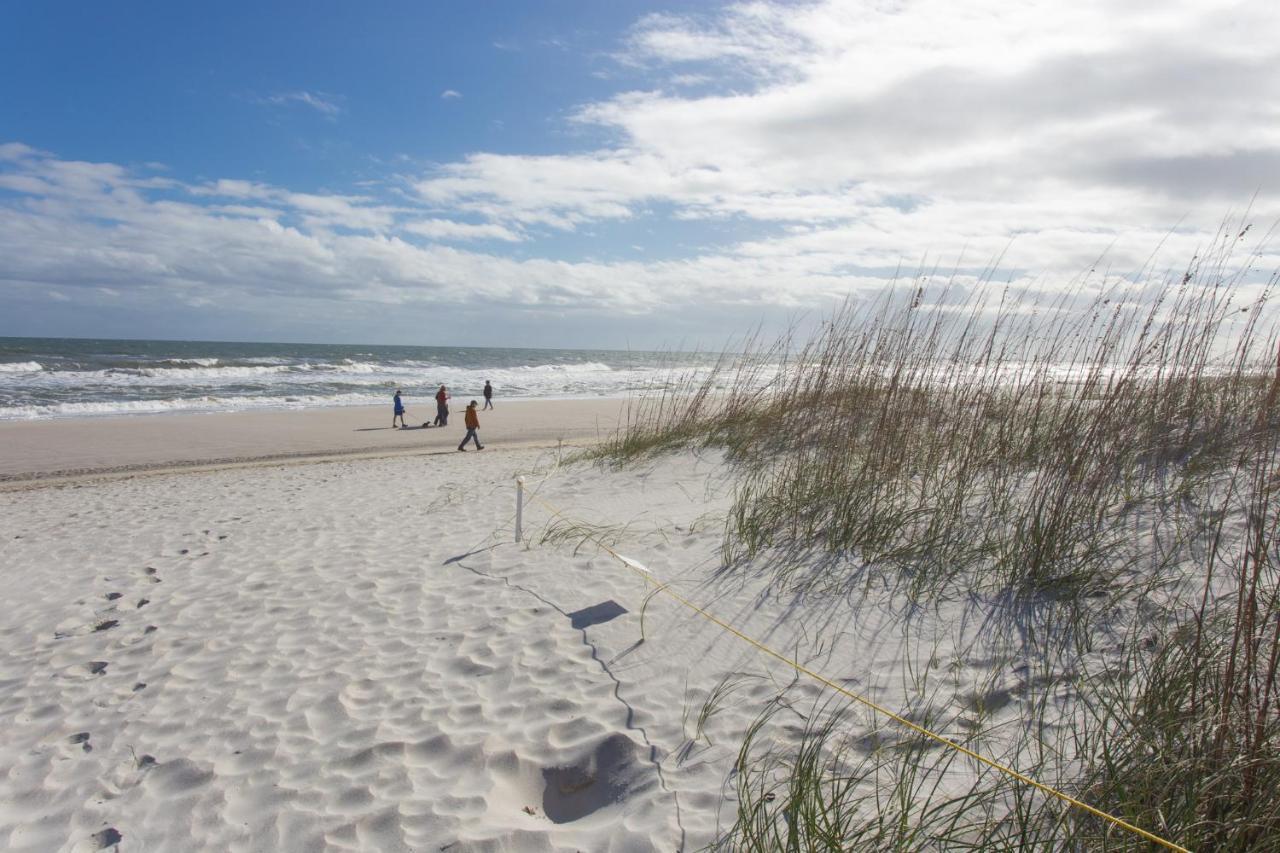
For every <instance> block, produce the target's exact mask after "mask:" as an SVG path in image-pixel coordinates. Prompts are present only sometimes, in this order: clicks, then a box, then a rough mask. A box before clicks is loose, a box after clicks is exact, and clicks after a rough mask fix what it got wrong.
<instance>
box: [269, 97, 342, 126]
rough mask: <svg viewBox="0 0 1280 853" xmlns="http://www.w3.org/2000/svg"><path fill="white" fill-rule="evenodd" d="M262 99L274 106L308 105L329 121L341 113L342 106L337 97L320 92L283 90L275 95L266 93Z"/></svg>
mask: <svg viewBox="0 0 1280 853" xmlns="http://www.w3.org/2000/svg"><path fill="white" fill-rule="evenodd" d="M262 101H263V103H266V104H272V105H275V106H288V105H290V104H301V105H303V106H305V107H310V108H311V109H313V110H315V111H316V112H318V113H320V115H322V116H324V117H325V118H327V119H329V120H330V121H335V120H336V119H337V118H338V116H339V115H341V114H342V107H341V105H340V104H339V103H338V98H336V97H335V96H333V95H328V94H324V93H320V92H307V91H297V92H283V93H280V94H277V95H268V96H267V97H265V98H263V99H262Z"/></svg>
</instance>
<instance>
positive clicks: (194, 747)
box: [0, 401, 1018, 851]
mask: <svg viewBox="0 0 1280 853" xmlns="http://www.w3.org/2000/svg"><path fill="white" fill-rule="evenodd" d="M618 405H619V404H618V402H617V401H613V402H612V403H603V402H602V403H600V404H598V405H591V406H585V405H583V404H576V403H575V404H569V403H540V404H537V405H536V406H535V405H533V404H530V405H529V406H525V407H521V406H517V405H515V404H511V405H504V406H502V407H501V408H500V409H497V410H495V411H494V412H487V413H484V418H483V420H482V424H483V425H484V426H483V428H482V429H483V431H484V432H483V434H484V436H485V438H484V441H485V442H486V450H485V451H484V452H482V453H475V452H470V453H466V454H462V453H457V452H456V450H454V449H453V445H454V443H455V442H456V440H457V439H458V438H459V437H460V435H461V433H462V429H461V427H460V426H458V427H455V426H452V425H451V426H450V427H449V428H447V429H441V430H439V431H438V432H436V431H433V430H427V431H425V432H419V431H408V432H406V433H403V434H401V433H394V434H382V436H381V437H383V438H386V439H388V440H389V442H390V444H389V446H387V447H384V448H382V449H381V450H374V451H371V450H369V449H368V448H369V447H370V446H371V445H370V444H368V439H367V438H366V437H360V438H352V437H351V436H350V433H351V430H353V429H356V428H357V427H355V426H354V425H355V424H358V423H365V422H367V421H368V420H369V419H370V418H368V417H364V416H362V414H361V413H360V412H357V411H343V412H340V413H333V412H327V413H326V412H319V413H317V412H308V413H305V414H300V413H290V414H283V413H282V414H279V415H272V416H271V417H269V418H268V417H265V416H263V415H259V414H235V415H218V416H201V417H202V418H203V420H200V422H201V423H212V424H216V423H218V420H219V419H225V421H226V423H227V424H231V423H235V422H243V423H242V424H241V425H239V426H236V427H235V428H232V427H230V426H214V427H209V428H208V429H209V432H210V434H211V435H216V436H218V442H214V443H203V444H197V443H194V442H190V443H189V442H186V441H182V442H181V443H180V444H178V443H176V442H178V439H179V438H182V437H184V436H186V435H187V434H188V430H189V427H190V422H189V420H188V419H184V418H181V417H179V416H167V417H163V418H150V419H135V418H123V419H117V420H114V421H109V422H108V421H102V422H91V421H81V422H76V423H74V424H72V423H68V424H66V425H65V428H64V425H63V424H45V425H39V426H37V425H35V424H30V425H28V424H6V425H4V426H5V427H6V429H7V430H9V431H10V432H11V433H13V434H18V435H20V436H22V440H23V441H26V442H29V443H32V444H34V443H37V442H38V440H39V439H38V437H37V436H46V437H48V438H47V440H48V441H49V442H51V443H53V444H55V445H58V446H59V447H66V446H68V445H61V444H59V443H60V442H69V441H71V439H72V438H73V437H78V438H79V440H80V441H81V443H82V444H83V447H82V448H81V449H80V450H79V451H78V452H79V453H80V454H81V455H80V456H77V457H75V459H76V463H75V464H76V467H77V468H79V469H92V468H93V466H94V465H95V464H96V465H102V464H103V463H110V462H112V461H115V462H119V461H120V460H121V459H125V458H127V459H129V460H131V461H132V462H133V463H134V464H135V465H143V466H148V465H149V466H156V465H161V466H164V467H163V468H155V467H152V468H137V469H134V471H133V473H128V472H120V471H113V473H111V474H110V475H108V476H102V475H101V473H99V475H96V476H87V475H84V474H81V475H80V476H79V477H77V478H73V479H56V478H54V479H48V478H46V479H39V478H36V479H28V480H26V481H15V482H11V483H10V486H11V488H10V489H8V490H7V491H6V492H5V493H3V495H0V501H2V502H3V511H2V513H0V515H2V517H3V518H4V523H3V528H2V529H3V543H2V545H0V548H2V549H3V550H2V554H0V558H2V560H3V566H4V571H5V574H6V578H5V580H6V583H7V586H8V588H9V589H10V590H11V593H10V596H9V600H8V607H7V608H6V609H5V612H4V614H3V616H2V617H0V639H2V640H3V647H4V650H5V654H4V657H3V658H2V659H0V661H2V663H0V684H3V686H4V690H3V691H0V719H2V720H3V723H4V727H5V731H6V736H5V739H4V745H3V752H2V754H0V764H3V765H4V766H6V767H8V768H9V770H8V771H7V773H6V774H4V775H3V776H0V846H3V847H4V848H5V849H7V850H14V851H19V850H21V851H47V850H66V851H87V850H96V849H105V848H113V847H114V846H115V845H116V844H117V843H118V844H119V849H120V850H165V849H220V850H246V851H247V850H266V849H271V850H441V849H447V850H477V851H479V850H511V851H525V850H548V851H551V850H554V851H571V850H593V851H594V850H616V851H623V850H626V851H650V850H695V849H699V848H701V847H703V846H704V845H706V844H709V843H711V842H713V841H715V840H716V839H717V838H718V837H719V836H720V835H721V834H722V833H723V832H724V830H725V828H726V827H727V826H728V825H731V824H732V823H733V820H734V814H733V810H734V803H735V795H734V785H735V781H734V767H735V761H736V760H737V757H738V749H739V747H740V745H741V743H742V738H743V736H744V733H745V732H746V731H747V730H748V728H749V727H750V726H751V725H752V723H753V721H755V720H756V719H757V717H758V716H759V715H761V714H762V713H763V712H764V711H765V709H766V708H769V707H775V708H776V703H777V701H778V700H779V698H780V697H784V698H785V702H786V703H787V705H788V706H789V707H791V708H792V709H793V711H792V712H788V713H787V714H784V715H783V716H782V717H781V718H778V719H775V720H773V721H771V722H770V725H769V727H768V728H767V729H766V731H768V732H769V733H770V738H776V740H777V743H779V744H785V743H788V742H792V741H794V740H795V739H796V738H797V737H799V731H800V729H801V728H802V727H803V720H804V714H806V713H808V712H809V711H811V710H813V708H816V707H817V706H818V705H820V704H822V703H823V702H825V701H826V699H824V696H827V695H828V694H829V691H826V690H825V689H824V688H823V686H822V685H820V684H818V683H816V682H814V681H813V680H811V679H807V678H804V677H801V676H800V675H799V674H798V673H797V672H796V671H795V670H794V669H792V668H789V667H788V666H786V665H784V664H781V663H779V661H778V660H776V659H773V658H770V657H768V656H767V655H762V654H761V653H760V652H759V650H758V649H756V648H754V647H752V646H751V645H749V644H747V643H744V642H743V641H742V640H741V639H739V638H737V637H734V636H732V635H730V634H729V633H727V632H726V631H725V630H723V629H722V628H721V627H719V626H717V625H715V624H713V623H712V622H710V621H708V620H707V619H705V618H702V617H700V616H698V615H697V614H694V613H692V612H691V611H690V610H688V609H687V608H686V607H684V606H682V605H680V604H679V603H677V602H675V601H673V600H668V599H667V598H665V597H662V596H659V597H651V596H650V593H651V592H652V588H653V586H654V585H656V584H657V583H669V584H671V589H673V590H677V591H679V592H680V593H681V594H682V595H683V596H686V597H687V598H688V599H689V600H696V601H697V602H699V603H700V604H702V605H706V606H708V607H710V608H711V609H712V610H714V612H715V613H716V614H717V616H718V617H719V618H724V619H726V620H728V621H729V622H731V623H732V624H734V625H735V626H737V627H738V628H740V629H741V630H743V631H745V632H747V633H748V634H750V635H752V636H755V637H758V638H760V639H761V640H763V641H764V642H766V643H768V644H770V645H771V646H772V647H775V648H780V649H785V650H787V652H788V654H790V655H795V656H796V657H797V658H798V659H799V660H801V661H802V662H803V663H805V664H806V665H808V666H812V667H814V668H816V669H819V670H822V671H825V672H827V673H828V674H829V675H831V676H833V677H835V678H839V679H841V680H842V681H841V683H845V684H849V685H855V684H860V685H864V686H866V687H867V688H869V689H871V690H873V691H874V692H875V695H876V696H877V698H878V699H880V700H882V701H887V702H890V703H892V704H894V705H901V704H903V703H905V702H907V701H908V693H907V690H908V688H907V687H905V686H904V685H902V684H901V683H900V679H899V678H898V677H897V676H898V673H899V672H900V670H901V668H902V667H903V665H904V662H905V661H907V660H910V659H911V658H912V656H913V655H915V654H918V650H915V651H912V649H911V647H910V645H909V644H907V643H905V641H904V640H905V637H906V633H904V632H905V631H906V629H904V628H902V626H901V625H900V624H899V620H898V617H897V615H895V614H894V609H895V608H894V606H893V605H892V598H891V597H890V598H889V599H885V600H882V601H878V602H876V603H875V605H874V606H873V607H854V606H851V605H849V603H848V602H843V603H842V602H840V601H838V600H833V599H830V598H828V597H817V598H813V599H811V600H807V601H806V600H804V599H803V597H802V598H800V599H795V598H789V597H783V596H777V595H774V594H772V593H770V591H769V584H768V580H767V578H764V577H759V576H757V577H751V576H737V577H733V578H720V577H718V573H717V569H718V567H719V557H718V549H719V546H720V543H721V537H722V527H723V517H724V513H725V512H726V511H727V509H728V507H729V505H730V501H731V495H732V490H733V484H734V477H733V475H732V474H731V471H730V469H728V468H727V467H726V466H725V465H724V464H723V461H722V459H721V457H720V455H719V454H718V453H695V452H692V451H686V452H680V453H677V454H674V455H671V456H667V457H664V458H663V459H660V460H657V461H653V462H650V463H645V464H642V465H640V466H637V467H633V468H628V469H625V470H617V469H613V468H611V467H601V466H599V465H596V464H593V463H589V462H579V463H569V462H567V461H566V456H567V454H568V453H570V452H571V451H572V450H573V449H574V448H575V446H577V444H578V443H579V442H580V440H582V439H589V438H590V435H591V434H592V433H593V431H594V423H595V419H596V417H597V416H599V417H601V418H603V417H604V416H605V410H606V409H607V408H608V407H610V406H612V407H613V410H614V411H615V412H616V411H617V407H618ZM540 407H541V408H540ZM508 412H510V413H511V417H512V420H511V421H510V422H508V423H509V425H508V426H507V427H505V429H506V430H508V431H509V432H506V433H504V432H503V428H498V429H493V428H491V426H490V425H491V424H492V425H494V426H495V427H496V426H497V425H498V424H501V423H502V420H501V419H502V417H503V416H504V415H505V414H506V413H508ZM534 412H540V413H538V414H537V415H536V417H535V415H534V414H533V413H534ZM570 412H572V413H573V414H572V416H571V415H570V414H569V413H570ZM553 413H554V418H553V417H551V415H552V414H553ZM372 414H373V413H370V415H372ZM378 414H379V415H381V416H383V417H385V416H387V415H388V414H389V413H387V412H380V413H378ZM277 418H278V419H281V421H282V422H283V421H284V419H288V418H292V419H294V421H293V422H296V424H297V427H298V429H297V430H296V431H290V432H289V433H288V434H289V436H290V437H289V438H288V439H287V440H281V439H276V441H275V443H272V442H271V441H269V440H267V439H266V438H264V437H263V436H262V435H261V430H262V428H263V426H264V424H266V423H271V422H273V421H275V420H276V419H277ZM544 419H545V420H544ZM573 419H576V420H573ZM197 420H199V419H197ZM377 420H378V421H381V420H382V417H379V418H378V419H377ZM548 420H556V421H559V422H562V423H564V422H570V421H571V420H572V421H573V422H574V423H576V424H577V425H578V426H577V429H578V432H577V436H578V441H575V440H572V438H571V436H572V434H569V435H570V440H566V441H565V442H563V443H561V442H560V440H559V439H560V436H559V433H557V431H556V430H555V429H553V428H551V427H550V426H549V425H546V424H547V421H548ZM326 423H327V424H341V425H342V427H343V429H342V430H341V431H340V432H337V433H335V436H334V437H333V438H331V440H329V441H327V442H326V441H324V440H321V437H320V436H319V435H318V433H319V432H320V430H319V428H318V427H317V426H316V425H317V424H326ZM538 423H541V424H543V426H537V427H535V426H533V425H534V424H538ZM516 424H519V425H521V426H520V428H519V429H517V427H516V426H515V425H516ZM117 425H119V426H117ZM24 428H29V429H30V431H28V429H24ZM533 428H536V429H541V430H545V432H544V433H543V434H544V435H545V438H544V439H543V441H542V443H541V446H529V445H530V443H531V442H532V439H527V440H526V441H525V442H523V443H517V442H514V441H512V439H510V438H508V439H506V440H504V439H503V438H501V437H500V436H501V435H504V434H506V435H509V436H515V435H516V434H517V433H518V432H519V431H520V430H522V429H533ZM37 429H40V430H43V432H38V433H37V432H35V431H36V430H37ZM129 430H134V431H137V432H139V433H144V434H145V435H146V436H147V441H141V440H139V441H138V442H137V444H136V445H132V446H134V447H136V450H135V451H133V452H135V453H136V454H137V455H136V456H126V455H125V451H124V450H120V449H118V447H119V446H117V447H116V448H113V447H111V446H110V445H101V444H99V442H102V441H108V440H111V441H123V440H124V439H123V438H122V437H121V436H123V435H125V434H129ZM135 434H136V433H135ZM362 435H363V434H362ZM373 435H375V436H378V434H377V433H374V434H373ZM104 436H105V437H104ZM162 437H167V440H168V441H170V442H171V443H170V444H169V445H168V446H165V445H164V444H163V442H162V441H161V438H162ZM446 437H447V440H446ZM295 441H296V442H298V443H290V442H295ZM423 441H428V442H431V441H433V442H435V443H434V444H428V445H423V444H421V442H423ZM508 441H511V444H510V445H508V444H507V442H508ZM303 442H305V443H303ZM4 446H5V447H6V448H9V450H7V451H6V453H5V459H4V462H5V464H6V466H8V467H7V469H6V470H7V472H8V473H17V472H18V471H19V469H21V473H22V474H23V475H24V476H31V475H34V474H35V473H36V472H35V471H34V470H33V467H34V466H33V465H32V462H31V459H30V458H27V459H25V460H24V461H23V462H22V465H19V462H18V461H17V460H15V459H14V458H13V457H12V453H13V451H12V448H13V447H15V446H16V445H15V443H13V442H10V443H6V444H5V445H4ZM67 452H69V451H67ZM340 452H350V453H353V454H358V455H352V456H346V457H344V456H342V455H335V454H339V453H340ZM285 453H291V454H299V453H301V454H316V455H311V456H304V457H298V458H294V459H284V460H281V459H259V460H258V461H253V462H250V461H248V460H249V459H250V458H251V457H252V456H253V455H255V454H262V455H276V456H280V455H283V454H285ZM232 457H236V458H239V459H240V461H239V462H238V463H235V464H234V465H232V464H230V463H223V464H222V465H210V464H206V463H208V462H209V460H211V459H226V458H232ZM39 458H57V459H60V460H61V459H66V458H67V457H66V456H64V455H61V451H60V453H58V454H54V453H52V452H50V455H49V456H45V457H39ZM299 459H302V460H303V461H305V462H306V463H307V464H298V460H299ZM82 460H83V461H82ZM180 462H181V463H185V464H186V465H187V466H188V467H175V466H177V465H178V463H180ZM23 466H25V467H23ZM190 466H196V467H190ZM116 468H119V465H110V464H106V465H104V466H103V467H102V468H99V469H97V470H98V471H99V472H101V471H103V470H106V469H116ZM56 470H65V469H64V468H62V467H59V468H58V469H56ZM142 474H146V476H140V475H142ZM516 476H524V477H525V478H526V486H527V490H528V492H527V493H528V494H529V495H531V496H536V497H534V498H531V499H530V500H529V502H528V504H527V506H526V508H525V512H524V518H523V521H524V533H525V536H524V541H523V542H520V543H517V542H516V541H515V532H514V515H515V483H514V478H515V477H516ZM601 545H607V546H608V548H607V549H606V548H602V547H601ZM615 554H621V555H623V556H625V557H626V558H627V559H628V560H629V561H630V564H626V563H624V562H622V561H620V560H619V559H618V558H617V557H616V556H615ZM646 575H647V576H648V577H649V579H650V580H648V581H646V578H645V576H646ZM855 617H856V618H855ZM949 621H950V620H949V619H943V618H938V619H937V620H934V619H932V618H929V619H921V620H917V621H916V622H915V623H914V624H913V625H912V626H911V627H910V631H909V633H910V635H911V636H912V637H913V638H914V639H915V641H916V642H931V643H932V645H931V646H930V647H929V648H930V653H931V654H933V655H935V656H938V655H941V656H943V657H944V658H945V657H946V656H947V655H951V656H954V658H955V659H956V660H957V661H959V659H960V658H959V655H960V652H959V649H961V648H964V649H966V654H970V655H972V654H973V653H974V651H973V650H974V648H975V644H976V645H977V646H982V647H983V648H984V649H985V650H986V651H987V652H988V654H986V655H985V656H983V657H984V659H985V661H986V662H985V663H981V664H978V665H970V664H967V663H966V664H965V666H964V669H963V671H961V672H960V673H959V674H954V675H953V676H952V680H951V683H950V685H949V686H948V689H947V691H946V692H947V693H948V694H949V695H954V696H956V697H963V696H970V695H971V694H972V693H973V691H982V690H988V689H989V690H999V689H1004V688H1007V687H1009V686H1010V685H1012V684H1013V682H1016V681H1017V680H1018V677H1017V676H1016V675H1015V674H1014V672H1013V670H1012V668H1011V667H1012V665H1013V664H1012V663H1010V662H1009V659H1007V658H1006V657H1003V656H1001V655H1000V654H995V653H992V652H993V650H994V649H996V648H998V647H1002V644H1004V643H1005V639H1004V638H1003V634H1002V632H1001V631H999V630H993V627H992V626H991V625H990V624H988V625H985V626H983V627H982V633H981V637H980V636H979V632H978V630H977V628H976V627H975V628H974V629H973V630H968V631H961V632H958V633H957V632H955V631H953V630H952V629H951V628H950V627H947V624H948V622H949ZM927 638H932V639H931V640H928V639H927ZM1006 682H1008V683H1006ZM993 685H994V686H993ZM1015 689H1016V687H1015ZM956 701H961V700H960V699H957V700H956ZM882 728H883V721H876V720H875V719H873V718H871V717H870V716H868V717H866V718H865V719H864V718H862V717H861V716H859V717H858V718H857V720H856V721H855V729H856V730H857V731H863V732H865V736H866V737H867V738H870V739H871V742H879V741H878V740H876V739H877V738H889V737H890V736H889V735H884V734H877V732H881V730H882ZM965 775H966V776H967V775H968V774H965Z"/></svg>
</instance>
